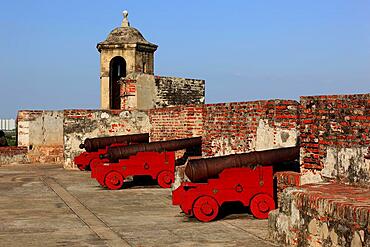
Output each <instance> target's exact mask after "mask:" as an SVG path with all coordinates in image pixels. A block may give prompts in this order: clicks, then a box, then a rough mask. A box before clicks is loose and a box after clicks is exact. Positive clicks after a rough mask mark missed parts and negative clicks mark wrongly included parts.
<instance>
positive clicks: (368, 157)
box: [365, 147, 370, 160]
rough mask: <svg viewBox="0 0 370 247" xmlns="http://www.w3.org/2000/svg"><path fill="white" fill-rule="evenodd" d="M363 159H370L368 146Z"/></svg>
mask: <svg viewBox="0 0 370 247" xmlns="http://www.w3.org/2000/svg"><path fill="white" fill-rule="evenodd" d="M365 159H368V160H370V147H369V148H368V149H367V154H366V155H365Z"/></svg>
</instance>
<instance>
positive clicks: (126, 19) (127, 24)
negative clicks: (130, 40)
mask: <svg viewBox="0 0 370 247" xmlns="http://www.w3.org/2000/svg"><path fill="white" fill-rule="evenodd" d="M127 17H128V11H127V10H124V11H123V21H122V27H129V26H130V22H129V21H128V18H127Z"/></svg>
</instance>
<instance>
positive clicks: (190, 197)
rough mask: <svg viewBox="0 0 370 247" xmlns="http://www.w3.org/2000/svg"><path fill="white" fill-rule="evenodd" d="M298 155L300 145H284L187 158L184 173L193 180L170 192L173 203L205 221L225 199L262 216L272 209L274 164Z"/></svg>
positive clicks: (259, 216) (256, 215) (213, 214)
mask: <svg viewBox="0 0 370 247" xmlns="http://www.w3.org/2000/svg"><path fill="white" fill-rule="evenodd" d="M298 157H299V148H283V149H277V150H268V151H258V152H251V153H246V154H235V155H229V156H221V157H215V158H207V159H197V160H189V162H188V165H187V167H186V168H185V174H186V176H187V177H188V178H189V179H190V180H191V181H192V182H183V183H181V185H180V186H179V187H178V188H177V189H175V190H174V191H173V192H172V203H173V205H179V206H180V208H181V210H182V211H183V212H184V213H185V214H187V215H191V216H195V217H196V218H197V219H198V220H200V221H204V222H208V221H212V220H214V219H215V218H216V217H217V216H218V213H219V209H220V207H221V206H222V204H223V203H225V202H241V203H242V204H243V205H244V206H249V208H250V211H251V212H252V214H253V215H254V216H255V217H256V218H258V219H265V218H267V217H268V213H269V212H270V211H271V210H272V209H274V208H275V201H274V196H273V192H274V191H273V190H274V189H273V165H275V164H279V163H283V162H288V161H293V160H295V159H297V158H298Z"/></svg>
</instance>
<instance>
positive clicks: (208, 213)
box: [193, 196, 219, 222]
mask: <svg viewBox="0 0 370 247" xmlns="http://www.w3.org/2000/svg"><path fill="white" fill-rule="evenodd" d="M218 210H219V206H218V203H217V201H216V200H215V199H214V198H213V197H210V196H201V197H199V198H198V199H197V200H196V201H195V202H194V204H193V214H194V216H195V218H197V219H198V220H200V221H203V222H209V221H212V220H214V219H215V218H216V217H217V215H218Z"/></svg>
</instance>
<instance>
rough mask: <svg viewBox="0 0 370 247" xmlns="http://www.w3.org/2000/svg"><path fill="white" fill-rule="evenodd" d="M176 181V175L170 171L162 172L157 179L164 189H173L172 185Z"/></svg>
mask: <svg viewBox="0 0 370 247" xmlns="http://www.w3.org/2000/svg"><path fill="white" fill-rule="evenodd" d="M174 180H175V177H174V174H173V172H170V171H161V172H160V173H159V174H158V177H157V182H158V184H159V186H161V187H162V188H171V184H172V183H173V181H174Z"/></svg>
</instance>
